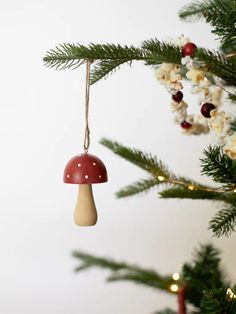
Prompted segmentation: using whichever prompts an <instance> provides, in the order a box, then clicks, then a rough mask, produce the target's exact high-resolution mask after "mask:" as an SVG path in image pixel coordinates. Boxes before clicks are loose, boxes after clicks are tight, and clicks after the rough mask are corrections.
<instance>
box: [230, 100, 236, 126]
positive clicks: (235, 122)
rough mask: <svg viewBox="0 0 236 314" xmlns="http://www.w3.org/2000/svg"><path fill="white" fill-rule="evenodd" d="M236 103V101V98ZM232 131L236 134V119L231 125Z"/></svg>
mask: <svg viewBox="0 0 236 314" xmlns="http://www.w3.org/2000/svg"><path fill="white" fill-rule="evenodd" d="M235 101H236V98H235ZM231 130H232V131H233V132H236V119H235V120H234V121H233V122H232V123H231Z"/></svg>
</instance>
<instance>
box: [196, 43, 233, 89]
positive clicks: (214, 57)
mask: <svg viewBox="0 0 236 314" xmlns="http://www.w3.org/2000/svg"><path fill="white" fill-rule="evenodd" d="M196 58H197V59H198V60H199V61H201V62H203V63H204V64H205V65H204V66H203V67H202V69H203V70H204V71H207V72H209V73H212V74H214V75H216V76H218V77H220V78H221V79H223V80H224V81H225V82H227V83H228V84H229V85H232V86H236V61H235V59H227V58H225V57H224V56H223V55H222V54H221V53H219V52H216V51H211V50H208V49H203V48H198V49H197V50H196Z"/></svg>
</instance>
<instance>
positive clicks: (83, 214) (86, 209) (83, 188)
mask: <svg viewBox="0 0 236 314" xmlns="http://www.w3.org/2000/svg"><path fill="white" fill-rule="evenodd" d="M74 219H75V224H76V225H79V226H94V225H95V224H96V222H97V210H96V206H95V203H94V199H93V190H92V185H91V184H80V185H79V191H78V197H77V201H76V205H75V214H74Z"/></svg>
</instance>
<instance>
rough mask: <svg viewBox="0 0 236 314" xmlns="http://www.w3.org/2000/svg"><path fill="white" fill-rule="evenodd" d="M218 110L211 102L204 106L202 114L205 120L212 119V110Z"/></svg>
mask: <svg viewBox="0 0 236 314" xmlns="http://www.w3.org/2000/svg"><path fill="white" fill-rule="evenodd" d="M214 109H216V106H215V105H213V104H212V103H210V102H205V104H203V105H202V107H201V114H202V115H203V116H204V117H205V118H210V117H211V114H210V112H211V110H214Z"/></svg>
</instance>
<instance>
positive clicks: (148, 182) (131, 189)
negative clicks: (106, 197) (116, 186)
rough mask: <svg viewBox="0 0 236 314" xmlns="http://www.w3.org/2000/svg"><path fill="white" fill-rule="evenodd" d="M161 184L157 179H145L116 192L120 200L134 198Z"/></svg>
mask: <svg viewBox="0 0 236 314" xmlns="http://www.w3.org/2000/svg"><path fill="white" fill-rule="evenodd" d="M160 183H161V182H160V181H159V180H157V179H153V178H150V179H145V180H140V181H137V182H135V183H133V184H131V185H128V186H126V187H124V188H123V189H121V190H120V191H118V192H116V196H117V197H118V198H121V197H127V196H132V195H135V194H138V193H142V192H148V191H149V190H150V189H151V188H152V187H154V186H156V185H159V184H160Z"/></svg>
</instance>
